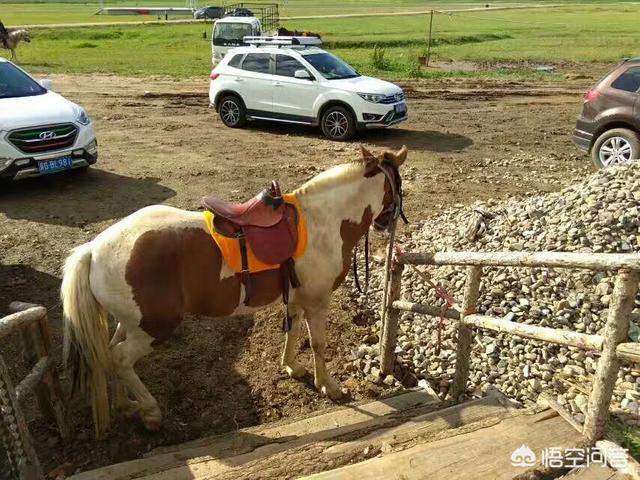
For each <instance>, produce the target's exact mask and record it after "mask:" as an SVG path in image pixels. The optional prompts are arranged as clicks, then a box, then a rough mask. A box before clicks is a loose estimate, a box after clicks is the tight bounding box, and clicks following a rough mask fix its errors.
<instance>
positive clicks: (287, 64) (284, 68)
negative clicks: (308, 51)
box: [276, 54, 308, 77]
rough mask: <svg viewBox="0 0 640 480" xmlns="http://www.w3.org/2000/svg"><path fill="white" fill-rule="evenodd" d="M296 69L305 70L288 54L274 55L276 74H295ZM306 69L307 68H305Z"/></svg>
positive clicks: (290, 75)
mask: <svg viewBox="0 0 640 480" xmlns="http://www.w3.org/2000/svg"><path fill="white" fill-rule="evenodd" d="M296 70H307V69H306V68H304V65H302V64H301V63H300V62H299V61H298V60H296V59H295V58H293V57H290V56H289V55H280V54H279V55H276V75H282V76H283V77H293V76H295V73H296ZM307 71H308V70H307Z"/></svg>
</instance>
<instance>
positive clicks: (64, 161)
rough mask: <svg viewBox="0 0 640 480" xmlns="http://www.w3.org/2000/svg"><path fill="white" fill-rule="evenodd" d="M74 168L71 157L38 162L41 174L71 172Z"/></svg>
mask: <svg viewBox="0 0 640 480" xmlns="http://www.w3.org/2000/svg"><path fill="white" fill-rule="evenodd" d="M72 167H73V160H72V159H71V157H60V158H52V159H51V160H41V161H39V162H38V172H40V173H41V174H47V173H54V172H59V171H60V170H69V169H70V168H72Z"/></svg>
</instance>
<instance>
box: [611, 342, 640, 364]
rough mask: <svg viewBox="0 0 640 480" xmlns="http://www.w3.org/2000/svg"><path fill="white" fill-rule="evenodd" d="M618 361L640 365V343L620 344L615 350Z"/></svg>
mask: <svg viewBox="0 0 640 480" xmlns="http://www.w3.org/2000/svg"><path fill="white" fill-rule="evenodd" d="M616 355H617V356H618V360H626V361H629V362H634V363H640V343H621V344H620V345H618V347H617V348H616Z"/></svg>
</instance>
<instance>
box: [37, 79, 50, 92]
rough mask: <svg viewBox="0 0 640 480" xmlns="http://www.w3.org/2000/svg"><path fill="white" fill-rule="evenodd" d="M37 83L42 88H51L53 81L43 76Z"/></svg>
mask: <svg viewBox="0 0 640 480" xmlns="http://www.w3.org/2000/svg"><path fill="white" fill-rule="evenodd" d="M38 83H40V86H41V87H42V88H44V89H47V90H53V82H52V81H51V80H49V79H48V78H43V79H42V80H40V82H38Z"/></svg>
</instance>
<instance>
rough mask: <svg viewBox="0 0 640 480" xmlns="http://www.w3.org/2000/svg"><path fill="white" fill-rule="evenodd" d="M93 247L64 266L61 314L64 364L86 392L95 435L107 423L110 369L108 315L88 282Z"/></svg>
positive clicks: (83, 249)
mask: <svg viewBox="0 0 640 480" xmlns="http://www.w3.org/2000/svg"><path fill="white" fill-rule="evenodd" d="M91 249H92V244H91V243H86V244H84V245H81V246H80V247H78V248H76V249H74V250H73V251H72V252H71V255H69V257H68V258H67V261H66V262H65V265H64V275H63V279H62V288H61V291H60V294H61V297H62V307H63V312H64V362H65V366H66V367H70V368H71V371H72V374H73V387H74V390H75V388H76V387H77V386H79V387H80V390H81V391H83V392H86V393H87V394H88V395H89V397H90V401H91V407H92V409H93V423H94V427H95V431H96V436H97V437H100V436H101V435H102V434H103V433H104V432H105V431H106V430H107V428H108V426H109V421H110V418H109V417H110V411H109V410H110V407H109V392H108V389H107V375H108V373H109V372H110V370H111V354H110V351H109V343H108V342H109V338H108V337H109V329H108V325H107V312H106V310H105V309H104V307H103V306H102V305H100V304H99V303H98V301H97V300H96V298H95V296H94V295H93V292H92V291H91V285H90V283H89V273H90V270H91Z"/></svg>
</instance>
